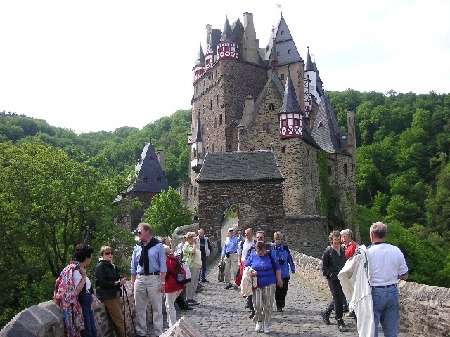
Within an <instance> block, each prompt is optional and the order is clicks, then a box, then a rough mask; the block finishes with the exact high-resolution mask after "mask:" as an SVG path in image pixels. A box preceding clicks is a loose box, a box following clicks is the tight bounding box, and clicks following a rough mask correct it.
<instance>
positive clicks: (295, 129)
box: [279, 68, 303, 138]
mask: <svg viewBox="0 0 450 337" xmlns="http://www.w3.org/2000/svg"><path fill="white" fill-rule="evenodd" d="M279 115H280V137H281V138H294V137H297V138H298V137H302V136H303V121H302V116H301V108H300V105H299V104H298V101H297V96H296V94H295V89H294V83H292V79H291V75H290V72H289V68H288V76H287V79H286V86H285V88H284V96H283V104H282V106H281V108H280V113H279Z"/></svg>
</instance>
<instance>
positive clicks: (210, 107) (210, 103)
mask: <svg viewBox="0 0 450 337" xmlns="http://www.w3.org/2000/svg"><path fill="white" fill-rule="evenodd" d="M209 110H212V99H211V100H210V101H209Z"/></svg>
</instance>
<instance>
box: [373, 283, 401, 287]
mask: <svg viewBox="0 0 450 337" xmlns="http://www.w3.org/2000/svg"><path fill="white" fill-rule="evenodd" d="M390 287H397V284H396V283H395V284H388V285H387V286H372V288H390Z"/></svg>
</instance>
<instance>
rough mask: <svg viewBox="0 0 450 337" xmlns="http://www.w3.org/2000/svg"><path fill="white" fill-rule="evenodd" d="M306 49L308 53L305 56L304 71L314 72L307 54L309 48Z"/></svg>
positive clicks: (309, 56)
mask: <svg viewBox="0 0 450 337" xmlns="http://www.w3.org/2000/svg"><path fill="white" fill-rule="evenodd" d="M307 48H308V53H307V55H306V66H305V71H314V64H313V63H312V61H311V55H310V54H309V47H307Z"/></svg>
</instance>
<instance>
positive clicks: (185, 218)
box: [143, 187, 192, 236]
mask: <svg viewBox="0 0 450 337" xmlns="http://www.w3.org/2000/svg"><path fill="white" fill-rule="evenodd" d="M143 220H144V221H146V222H149V223H150V224H151V225H152V230H153V233H154V234H155V235H160V236H171V235H172V233H173V231H174V230H175V228H177V227H180V226H184V225H188V224H190V223H191V221H192V212H191V210H190V209H189V208H188V207H186V206H185V205H184V204H183V200H182V199H181V196H180V194H178V192H177V191H176V190H175V189H173V188H172V187H169V190H168V191H167V192H164V191H162V192H161V193H159V194H157V195H155V196H154V197H153V199H152V203H151V205H150V206H149V207H148V208H147V210H146V211H145V213H144V215H143Z"/></svg>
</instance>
